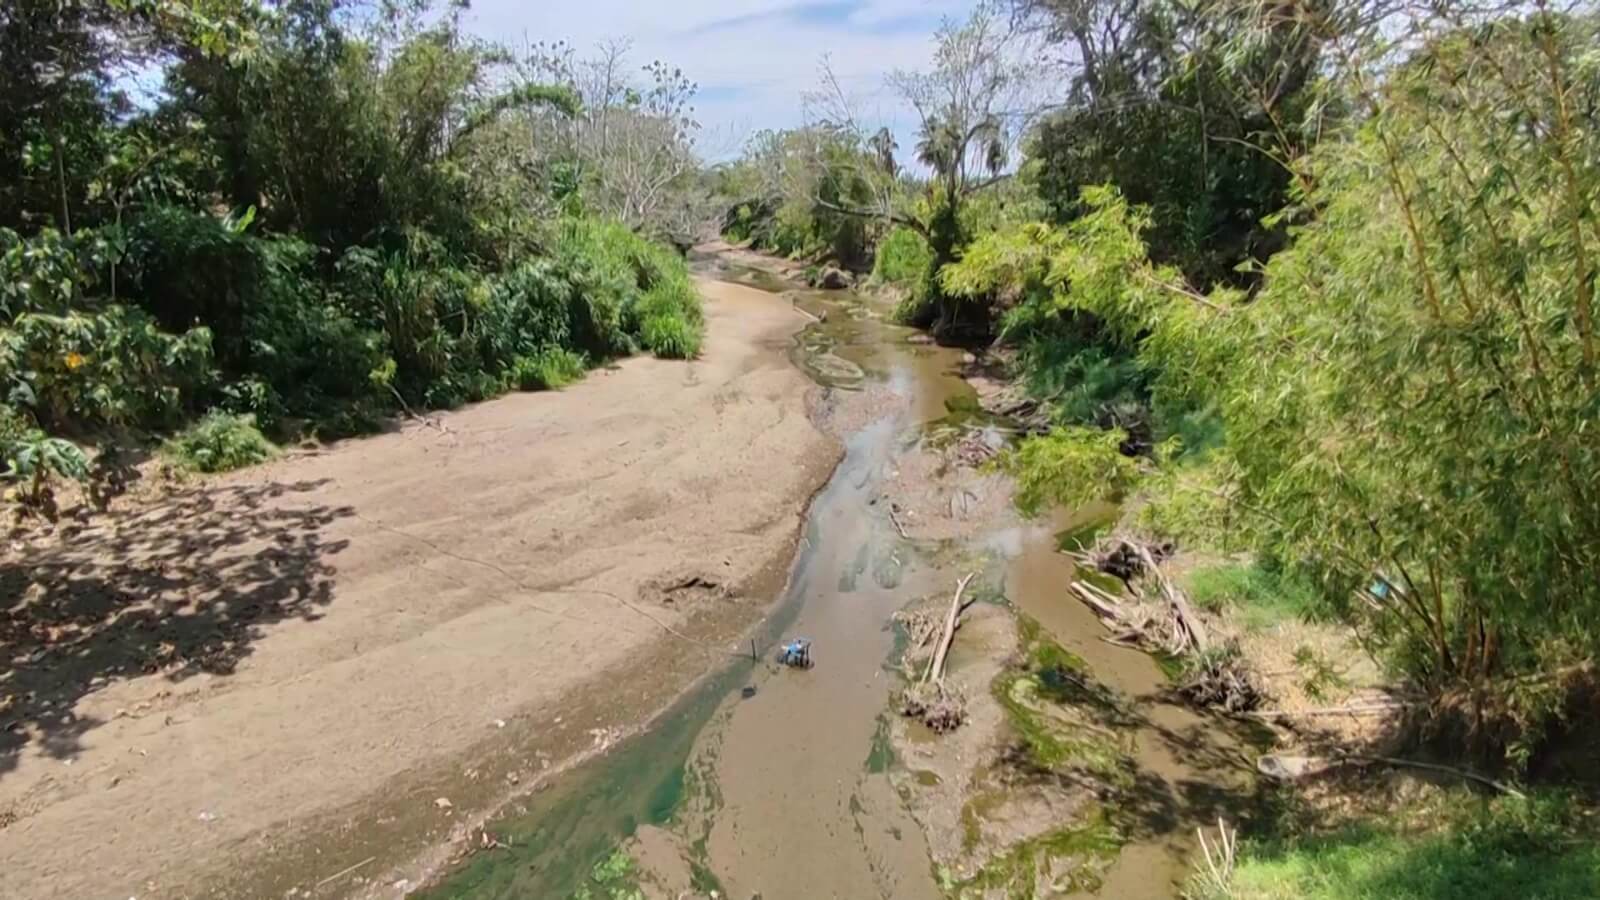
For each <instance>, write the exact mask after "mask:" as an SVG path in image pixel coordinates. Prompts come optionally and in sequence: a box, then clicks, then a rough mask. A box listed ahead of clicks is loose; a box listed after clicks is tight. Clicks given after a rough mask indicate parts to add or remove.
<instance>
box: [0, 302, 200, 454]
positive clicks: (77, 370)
mask: <svg viewBox="0 0 1600 900" xmlns="http://www.w3.org/2000/svg"><path fill="white" fill-rule="evenodd" d="M212 375H213V373H212V370H211V333H210V331H209V330H208V329H205V328H194V329H191V330H190V331H188V332H185V333H184V334H182V335H172V334H168V333H166V332H163V331H161V330H160V329H159V328H158V327H157V326H156V323H155V321H154V320H153V319H151V318H150V317H149V316H148V315H146V314H144V313H143V312H140V311H139V310H137V309H130V308H128V307H125V306H116V305H110V306H106V307H104V308H102V309H99V310H95V311H72V312H68V313H66V314H64V315H51V314H47V313H24V314H22V315H20V316H18V317H17V318H16V319H15V320H13V321H12V322H10V323H9V324H8V325H7V326H6V327H5V328H0V380H3V383H4V384H5V386H6V390H7V392H8V393H7V396H8V399H9V400H10V402H11V403H13V404H14V405H16V406H19V407H22V408H25V409H28V410H30V411H31V412H32V413H33V415H34V416H35V418H36V419H37V420H38V421H39V423H40V424H41V425H43V426H45V427H47V428H51V429H63V428H80V429H81V428H84V427H86V426H106V425H131V426H141V427H160V426H163V425H168V424H171V423H173V422H175V421H176V420H177V419H178V418H179V417H180V416H181V415H182V414H183V413H184V412H185V411H186V410H188V409H191V408H192V407H193V404H194V398H195V397H196V395H197V394H199V393H202V392H203V391H205V390H206V389H208V388H209V387H210V386H211V384H212Z"/></svg>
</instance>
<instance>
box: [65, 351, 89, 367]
mask: <svg viewBox="0 0 1600 900" xmlns="http://www.w3.org/2000/svg"><path fill="white" fill-rule="evenodd" d="M85 361H86V360H84V358H83V354H82V353H68V354H67V368H68V369H71V370H73V371H77V370H78V367H79V366H81V365H83V364H84V362H85Z"/></svg>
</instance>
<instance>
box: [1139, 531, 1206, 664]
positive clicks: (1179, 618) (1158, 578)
mask: <svg viewBox="0 0 1600 900" xmlns="http://www.w3.org/2000/svg"><path fill="white" fill-rule="evenodd" d="M1138 551H1139V559H1140V561H1141V562H1143V563H1144V567H1145V574H1147V575H1149V576H1150V577H1152V578H1154V579H1155V582H1156V584H1157V585H1159V586H1160V588H1161V594H1162V596H1164V597H1166V599H1167V603H1168V604H1169V605H1170V606H1171V607H1172V616H1173V619H1174V620H1175V621H1176V622H1177V624H1178V627H1179V630H1180V633H1181V634H1183V635H1184V640H1185V641H1186V642H1188V643H1192V644H1193V645H1194V649H1195V650H1197V651H1199V652H1201V653H1204V652H1206V651H1207V650H1209V649H1210V648H1211V640H1210V638H1209V637H1208V636H1207V635H1206V627H1205V625H1204V624H1203V623H1202V622H1201V621H1200V617H1199V616H1197V615H1195V612H1194V608H1193V607H1191V606H1190V605H1189V598H1188V597H1185V596H1184V594H1183V591H1180V590H1178V588H1177V587H1176V586H1175V585H1173V583H1172V581H1171V580H1170V579H1168V578H1167V576H1166V573H1164V572H1162V571H1161V566H1160V565H1159V564H1158V563H1157V562H1156V560H1155V557H1153V556H1151V555H1150V549H1149V548H1148V547H1144V546H1139V547H1138Z"/></svg>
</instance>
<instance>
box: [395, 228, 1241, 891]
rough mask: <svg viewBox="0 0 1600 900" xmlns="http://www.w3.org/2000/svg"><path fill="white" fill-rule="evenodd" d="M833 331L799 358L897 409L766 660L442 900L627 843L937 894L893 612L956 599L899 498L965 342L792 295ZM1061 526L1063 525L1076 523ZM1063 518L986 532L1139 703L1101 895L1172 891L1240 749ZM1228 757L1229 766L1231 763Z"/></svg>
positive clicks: (810, 554)
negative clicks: (1088, 606) (1105, 588)
mask: <svg viewBox="0 0 1600 900" xmlns="http://www.w3.org/2000/svg"><path fill="white" fill-rule="evenodd" d="M707 265H714V266H716V267H717V270H718V274H719V276H720V277H723V278H725V279H726V280H729V281H736V282H741V283H745V284H750V285H752V286H756V287H759V288H762V289H765V290H770V291H774V292H777V291H779V290H783V289H785V288H793V287H794V286H793V285H789V284H785V283H784V282H782V281H781V279H778V278H777V276H774V275H772V274H770V273H765V272H761V271H759V270H751V269H742V268H738V267H735V266H730V265H728V264H726V263H720V262H718V261H714V260H713V261H710V262H709V263H707ZM774 302H791V303H796V304H797V305H800V306H801V307H802V308H805V309H808V310H809V311H811V312H812V313H813V314H814V315H819V316H822V317H823V318H824V319H825V321H821V322H818V323H817V324H815V325H813V326H812V327H810V328H808V329H806V331H805V332H804V333H803V334H802V335H801V336H800V337H799V338H798V339H797V341H796V344H795V351H794V354H793V357H794V360H795V362H796V363H797V364H798V365H800V366H801V367H802V368H803V369H805V370H806V371H807V372H808V373H809V374H810V375H811V376H812V377H813V378H814V379H815V380H816V381H817V382H818V383H820V384H823V385H825V386H828V387H830V388H832V389H834V390H835V391H848V392H860V393H858V394H857V395H856V396H857V397H858V400H857V401H856V402H855V404H854V405H855V406H856V407H857V408H859V407H861V406H863V405H866V406H873V403H872V402H869V401H867V400H866V399H865V398H867V397H876V398H878V399H879V401H880V406H879V407H877V408H875V409H874V412H873V413H872V414H868V415H866V416H864V417H863V418H864V419H865V420H866V421H868V424H866V425H864V426H862V427H859V428H858V429H856V430H854V432H853V433H852V434H851V435H850V436H849V437H848V438H847V440H846V454H845V457H844V460H843V462H842V463H841V464H840V466H839V468H838V469H837V470H836V471H835V473H834V475H833V477H832V479H831V480H830V481H829V483H828V485H827V486H826V487H825V488H824V490H823V491H822V492H821V493H820V494H819V495H818V496H817V498H816V499H815V501H814V503H813V506H812V509H811V512H810V516H809V519H808V524H807V528H806V532H805V538H804V540H803V541H802V543H801V550H800V553H799V555H798V557H797V559H796V561H795V565H794V568H793V570H792V572H791V576H790V580H789V584H788V587H787V589H786V592H785V595H784V597H783V598H782V599H781V601H780V602H779V604H778V605H777V607H776V609H775V612H774V614H773V615H772V617H771V618H770V620H769V621H768V623H767V624H766V626H765V627H764V629H763V634H762V635H761V637H760V638H759V639H758V644H759V645H760V650H761V656H762V660H761V661H760V662H755V661H745V662H733V663H730V664H729V665H728V666H727V667H725V668H724V669H723V670H722V671H720V672H717V673H715V674H713V675H712V676H711V677H709V678H708V679H707V680H706V681H705V682H703V683H702V684H701V685H700V686H699V687H698V688H696V689H695V690H694V691H693V692H691V694H690V695H688V696H686V697H685V698H683V699H682V700H681V701H680V702H679V703H678V704H677V705H676V706H675V707H674V708H673V709H672V710H670V711H669V712H668V713H666V714H665V715H664V716H663V717H662V718H661V719H660V720H659V722H658V723H657V724H656V725H655V726H654V727H652V728H651V729H650V730H648V731H646V732H645V733H643V734H640V735H639V736H637V737H635V738H633V739H631V740H628V741H626V742H624V743H623V744H622V745H620V746H619V747H617V748H615V749H614V750H612V751H611V752H610V753H608V754H607V755H605V756H604V757H601V758H599V759H597V760H595V761H593V762H591V763H589V764H588V765H586V766H584V767H581V768H579V769H577V770H575V771H573V772H571V773H569V774H568V775H566V776H563V777H562V778H561V779H559V780H558V782H557V783H556V785H555V786H554V787H552V788H551V789H550V790H549V791H546V792H544V793H542V794H537V795H535V796H533V797H532V798H530V799H529V800H528V801H527V803H526V804H525V808H524V809H522V810H521V811H518V812H514V813H513V814H512V815H510V816H509V817H507V818H505V819H504V820H502V821H498V822H494V823H491V826H490V827H491V830H492V831H493V832H494V833H495V834H496V835H498V836H500V837H501V838H502V839H503V840H507V841H508V842H509V843H510V845H511V847H510V848H509V849H507V850H500V851H496V852H494V853H489V854H480V855H479V856H477V857H476V858H474V859H473V860H472V861H471V862H470V863H469V864H468V865H467V866H466V867H465V868H464V869H462V870H461V871H460V872H458V873H457V874H456V875H454V876H453V877H451V878H450V879H448V880H446V881H445V882H444V883H443V884H441V885H439V886H438V887H436V888H434V889H433V890H431V891H429V892H427V894H426V895H425V896H428V897H473V898H490V897H518V898H545V897H548V898H562V900H565V898H570V897H573V896H574V895H580V892H582V891H585V890H590V891H592V892H594V893H593V895H594V896H607V894H605V893H604V891H603V890H598V889H597V888H596V883H595V882H594V880H593V878H592V877H591V875H592V874H593V873H594V872H595V868H594V867H595V866H596V865H597V864H598V863H600V862H602V861H603V860H606V859H607V858H608V857H609V856H610V855H611V854H613V853H614V852H615V851H616V850H617V849H618V848H623V849H625V850H626V851H627V852H629V853H630V854H631V855H632V856H633V857H634V858H635V859H636V860H637V861H638V862H637V864H638V865H640V866H642V867H643V868H644V869H645V870H646V871H647V872H648V873H649V874H651V875H652V876H654V877H656V878H657V879H659V880H660V881H663V882H666V883H670V884H672V886H673V889H674V890H683V889H689V890H692V891H693V892H694V893H695V894H696V895H698V896H704V895H709V894H710V892H711V891H713V890H715V891H717V892H718V895H720V896H726V897H738V898H744V897H751V896H757V895H758V896H760V897H762V898H764V900H786V898H796V900H800V898H806V900H813V898H820V897H837V898H870V897H882V898H915V900H921V898H937V897H940V896H941V892H940V890H939V887H938V885H937V884H936V882H935V880H934V874H933V869H932V866H931V864H930V861H929V852H928V847H927V845H926V843H925V841H924V838H923V835H922V831H921V829H920V828H919V826H918V825H917V823H916V822H914V821H913V820H912V819H911V818H910V816H909V814H908V813H907V812H906V810H905V807H904V804H903V803H902V801H901V799H900V797H899V796H898V795H897V794H896V792H895V789H894V787H893V786H892V785H891V783H890V780H889V773H888V772H887V771H886V769H887V767H888V766H887V762H888V760H887V753H886V749H885V746H884V737H883V736H884V734H885V729H884V727H883V718H882V717H883V716H885V715H887V714H888V713H887V708H888V703H889V695H890V691H891V689H892V687H893V676H892V675H891V674H890V672H888V671H887V670H886V667H885V664H886V662H887V661H888V660H889V658H890V657H891V655H892V653H893V649H894V633H893V631H892V629H891V628H890V627H889V621H890V616H891V615H892V614H893V613H894V611H895V610H897V609H899V608H900V607H902V606H905V605H906V604H907V603H908V602H910V601H912V600H915V599H917V598H920V597H925V596H930V595H944V594H947V592H948V591H949V589H950V586H949V584H947V583H946V582H947V581H948V580H949V579H948V578H947V575H948V572H941V571H940V569H939V565H938V561H937V560H936V559H933V558H930V556H929V553H930V552H931V551H929V550H928V549H926V547H924V548H919V547H918V546H916V545H914V544H913V543H912V542H909V541H907V540H905V539H903V538H902V537H901V536H900V534H899V531H898V529H897V528H896V527H895V525H894V524H893V522H892V521H891V519H890V516H889V510H888V508H887V507H888V501H887V500H886V499H885V498H884V486H885V483H886V479H888V478H889V477H890V476H891V474H892V473H893V471H894V468H895V466H896V461H897V459H899V458H900V457H901V455H902V454H904V453H907V452H917V451H916V450H915V449H914V448H915V446H916V441H915V437H916V436H917V435H918V434H919V433H921V432H922V431H923V429H925V428H926V427H928V426H930V425H934V424H935V423H939V422H943V421H948V420H949V419H951V418H957V419H959V418H962V417H965V416H968V415H970V414H971V410H972V409H973V407H974V403H973V400H972V393H971V390H970V388H968V386H967V385H966V384H965V383H964V382H963V381H961V380H960V379H959V378H958V377H957V376H956V375H955V370H956V366H957V364H958V362H959V359H958V356H959V352H958V351H952V350H948V349H941V348H934V347H928V346H923V345H918V344H913V343H911V342H909V341H908V338H910V337H911V336H912V334H913V333H912V332H911V331H909V330H907V329H902V328H898V327H894V326H891V325H888V324H886V323H885V317H886V313H887V309H885V308H884V307H883V305H882V304H880V303H878V302H877V301H873V300H869V299H866V298H861V297H855V296H851V295H841V294H830V295H826V296H823V295H818V294H811V293H807V292H803V291H793V290H790V291H788V292H787V293H784V294H782V295H781V296H780V295H777V294H776V293H775V296H774ZM1060 524H1061V523H1057V525H1058V526H1059V525H1060ZM1060 530H1061V529H1060V527H1049V526H1040V527H1037V528H1033V527H1026V528H1018V529H1011V530H1009V531H1007V532H1006V533H1004V534H998V535H983V536H974V544H975V545H983V546H985V547H987V549H989V550H991V551H993V550H999V551H1000V553H1001V555H1003V556H1004V557H1006V558H1008V559H1009V562H1008V564H1007V567H1008V569H1007V585H1006V593H1007V594H1008V595H1009V596H1010V598H1011V600H1012V601H1013V602H1014V603H1016V604H1017V605H1018V606H1019V607H1020V608H1022V609H1023V610H1024V611H1026V612H1028V613H1030V614H1031V615H1033V616H1034V617H1035V618H1036V619H1038V620H1039V621H1040V622H1041V623H1042V624H1043V625H1045V626H1046V627H1047V628H1048V629H1049V630H1050V631H1051V632H1053V633H1054V634H1055V635H1056V637H1057V638H1058V639H1059V640H1061V641H1062V642H1063V643H1065V644H1066V645H1067V646H1069V648H1070V649H1072V650H1074V651H1075V652H1077V653H1078V654H1079V655H1080V656H1082V657H1083V658H1085V659H1086V660H1088V661H1089V662H1090V663H1091V665H1092V666H1093V667H1094V669H1095V671H1096V672H1097V674H1098V675H1099V676H1100V678H1101V680H1103V681H1104V682H1106V683H1107V684H1109V685H1111V686H1112V687H1114V688H1117V689H1119V690H1121V691H1123V692H1124V693H1126V694H1129V695H1131V696H1134V697H1137V698H1141V700H1142V702H1141V705H1140V708H1141V709H1142V710H1144V713H1145V716H1146V720H1145V723H1144V724H1143V725H1142V726H1141V732H1140V734H1139V735H1138V747H1139V751H1138V752H1139V758H1138V762H1139V764H1140V766H1141V768H1142V769H1143V770H1144V775H1143V778H1142V781H1141V797H1140V800H1139V802H1138V806H1139V809H1138V810H1135V811H1133V814H1132V816H1131V817H1130V819H1129V821H1130V822H1132V823H1133V824H1132V827H1130V828H1129V829H1128V830H1129V832H1130V837H1131V838H1132V841H1131V843H1130V845H1129V846H1128V847H1127V848H1126V850H1125V851H1124V853H1123V855H1122V857H1121V859H1120V861H1119V863H1118V864H1117V865H1116V867H1114V868H1113V869H1112V871H1111V872H1110V873H1109V876H1108V881H1107V883H1106V885H1105V887H1104V889H1103V890H1102V892H1101V896H1104V897H1116V898H1136V897H1170V896H1173V895H1174V894H1175V887H1174V885H1175V882H1176V880H1177V879H1178V878H1179V877H1180V876H1181V874H1182V873H1183V871H1184V865H1185V857H1186V855H1187V852H1188V846H1187V843H1186V838H1185V837H1184V836H1183V835H1184V834H1186V833H1187V832H1188V831H1189V830H1191V828H1190V823H1191V822H1193V821H1197V820H1198V818H1199V817H1202V816H1204V815H1206V814H1208V813H1209V806H1207V804H1206V802H1205V798H1206V796H1207V792H1208V791H1209V790H1210V788H1209V787H1208V785H1210V784H1214V783H1217V782H1218V780H1219V779H1218V778H1217V777H1214V775H1213V773H1211V772H1208V771H1206V770H1205V769H1204V768H1203V767H1202V762H1201V761H1199V760H1197V758H1196V756H1197V754H1196V752H1194V748H1203V750H1204V752H1205V753H1206V754H1209V755H1212V756H1217V757H1219V758H1221V757H1227V756H1228V755H1229V754H1228V753H1227V751H1226V750H1223V751H1217V750H1216V749H1215V745H1214V744H1213V743H1212V742H1211V741H1209V740H1208V738H1207V736H1206V735H1205V731H1206V729H1207V727H1208V726H1207V723H1206V722H1204V721H1202V720H1201V719H1200V718H1198V717H1196V716H1194V715H1192V714H1190V713H1188V712H1187V711H1185V710H1183V709H1181V708H1179V707H1175V706H1170V705H1168V704H1165V703H1161V702H1159V701H1158V700H1155V699H1154V698H1155V695H1156V694H1157V693H1158V692H1159V689H1160V687H1161V686H1162V683H1163V681H1162V677H1161V673H1160V672H1159V670H1158V669H1157V667H1156V665H1155V664H1154V663H1153V662H1152V661H1151V660H1149V659H1148V658H1147V657H1144V656H1142V655H1140V654H1136V653H1132V652H1128V651H1120V650H1115V649H1114V648H1111V647H1109V646H1108V645H1105V644H1103V643H1101V642H1099V641H1098V640H1096V637H1097V636H1098V634H1099V633H1100V631H1099V626H1098V624H1096V623H1095V622H1094V621H1093V619H1092V617H1090V616H1089V615H1088V613H1087V612H1086V611H1084V610H1083V609H1082V608H1081V607H1080V606H1078V605H1077V604H1075V603H1071V602H1070V601H1068V600H1067V599H1066V592H1065V590H1064V589H1065V585H1066V584H1067V583H1068V580H1069V579H1070V577H1071V575H1072V567H1071V561H1070V559H1069V558H1068V557H1065V556H1063V555H1061V554H1059V553H1058V552H1057V533H1058V532H1059V531H1060ZM796 635H800V636H805V637H808V638H810V639H812V640H813V641H814V648H815V649H814V654H815V657H816V661H817V664H816V666H815V667H814V668H813V669H810V670H807V671H799V670H791V669H782V668H780V667H778V666H776V665H775V664H774V663H773V662H772V650H773V646H774V644H775V642H776V641H777V640H778V639H779V638H780V637H788V636H796ZM1231 764H1232V761H1231V760H1230V761H1227V762H1222V763H1219V765H1220V766H1231Z"/></svg>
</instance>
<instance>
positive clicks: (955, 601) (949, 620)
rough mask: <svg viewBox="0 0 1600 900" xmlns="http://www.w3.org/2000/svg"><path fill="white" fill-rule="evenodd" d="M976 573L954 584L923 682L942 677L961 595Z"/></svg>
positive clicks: (957, 620) (959, 611)
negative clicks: (953, 594) (931, 660)
mask: <svg viewBox="0 0 1600 900" xmlns="http://www.w3.org/2000/svg"><path fill="white" fill-rule="evenodd" d="M977 575H978V573H977V572H973V573H972V574H970V575H968V576H967V577H965V578H963V579H961V581H959V582H958V583H957V584H956V595H955V597H953V598H952V599H951V600H950V613H949V614H948V615H947V616H945V620H944V630H943V631H941V632H940V633H939V643H938V645H937V647H936V649H935V650H934V653H933V662H932V663H931V664H930V665H929V666H928V671H927V672H925V673H923V676H922V683H923V684H927V683H928V682H930V681H940V680H942V679H943V678H944V662H945V657H946V656H947V655H948V654H949V653H950V644H951V642H953V641H954V640H955V637H956V623H957V622H959V621H960V619H961V610H962V609H963V608H964V607H962V605H961V595H962V594H963V593H966V590H967V583H968V582H970V581H972V579H973V578H975V577H977Z"/></svg>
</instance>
